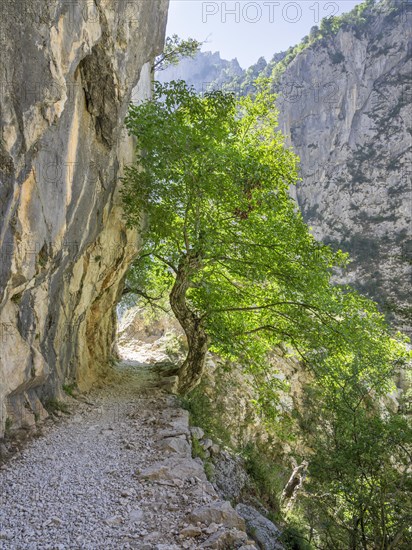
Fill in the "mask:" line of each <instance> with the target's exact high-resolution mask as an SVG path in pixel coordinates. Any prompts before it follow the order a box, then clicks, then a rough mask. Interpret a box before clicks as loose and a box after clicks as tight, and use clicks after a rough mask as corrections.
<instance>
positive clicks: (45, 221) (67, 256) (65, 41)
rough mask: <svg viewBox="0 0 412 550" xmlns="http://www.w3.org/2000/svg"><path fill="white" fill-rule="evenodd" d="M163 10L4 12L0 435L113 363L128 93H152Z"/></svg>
mask: <svg viewBox="0 0 412 550" xmlns="http://www.w3.org/2000/svg"><path fill="white" fill-rule="evenodd" d="M167 6H168V0H158V1H156V2H146V1H145V0H138V1H136V2H117V1H116V0H96V1H95V2H83V1H82V0H75V1H71V2H66V1H64V0H52V1H50V2H44V1H43V0H24V1H22V2H12V1H11V0H6V2H3V3H2V5H1V18H0V21H1V28H0V41H1V46H2V48H1V64H0V82H1V86H2V89H1V95H0V100H1V103H0V117H1V126H0V127H1V142H0V167H1V171H0V177H1V187H0V210H1V218H0V245H1V259H0V261H1V264H0V266H1V269H0V330H1V352H0V436H1V434H2V432H3V429H4V426H5V424H6V419H8V420H7V422H8V423H9V424H12V425H14V426H18V425H24V424H26V425H31V424H32V423H33V422H34V420H35V418H37V417H39V416H40V417H41V416H42V415H43V414H44V410H43V408H42V405H41V403H40V401H39V398H46V397H52V396H55V395H58V393H59V388H61V385H62V383H71V382H73V381H76V382H77V383H78V384H79V386H80V387H81V388H87V387H89V386H90V384H91V383H92V382H93V380H95V379H96V378H97V377H99V376H101V375H102V374H103V373H104V370H105V369H106V368H107V364H108V360H109V358H110V356H111V352H112V345H113V339H114V326H115V313H114V305H115V303H116V301H117V297H118V293H119V287H120V286H121V283H122V278H123V276H124V273H125V271H126V269H127V266H128V264H129V262H130V260H131V258H132V257H133V256H134V254H135V253H136V247H137V234H136V232H133V231H128V230H126V228H125V226H124V224H123V222H122V220H121V210H120V206H119V200H118V186H117V181H118V178H119V175H120V174H121V171H122V166H123V165H124V163H126V162H130V161H131V160H132V154H133V147H132V142H131V140H130V139H129V138H128V137H127V136H125V135H124V132H123V131H122V122H123V119H124V116H125V114H126V110H127V105H128V103H129V101H130V97H131V94H132V90H133V89H134V88H135V86H136V84H137V82H138V80H139V77H140V84H139V86H138V88H137V89H136V93H135V98H138V97H141V96H142V95H144V94H147V93H149V90H150V78H149V77H150V70H149V68H148V65H147V63H148V62H149V61H150V60H151V59H152V58H153V57H154V56H155V55H156V54H158V53H159V52H160V51H161V48H162V44H163V39H164V32H165V25H166V14H167Z"/></svg>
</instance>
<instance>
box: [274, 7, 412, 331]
mask: <svg viewBox="0 0 412 550" xmlns="http://www.w3.org/2000/svg"><path fill="white" fill-rule="evenodd" d="M405 6H406V3H403V4H400V3H393V2H382V3H381V4H378V5H377V6H376V7H375V8H374V10H373V12H372V14H371V15H370V16H369V17H368V18H367V22H366V24H363V25H352V26H346V27H342V28H341V29H340V30H339V31H338V32H337V34H332V35H330V36H327V37H326V38H323V39H322V40H320V41H318V42H315V44H313V45H312V46H310V47H308V48H307V49H305V50H303V51H302V52H301V53H299V54H298V55H297V56H296V57H295V59H294V60H293V61H292V62H291V63H290V64H289V65H288V67H287V68H286V70H285V72H284V73H283V75H282V77H281V80H280V83H279V91H280V96H279V109H280V119H279V120H280V128H281V130H282V131H283V132H284V133H285V134H286V135H287V136H288V139H289V143H291V144H292V145H293V148H294V150H295V152H296V153H297V154H298V155H299V157H300V159H301V177H302V181H301V182H300V183H299V184H298V185H297V187H296V199H297V202H298V204H299V207H300V209H301V211H302V213H303V216H304V218H305V220H306V221H307V223H308V224H309V225H310V226H312V227H313V231H314V233H315V235H316V236H317V237H318V238H320V239H322V240H323V241H325V242H328V243H332V244H333V245H334V246H336V247H340V248H342V249H343V250H345V251H347V252H349V253H350V254H351V256H352V258H353V263H352V264H351V266H350V268H349V271H348V273H346V274H345V277H344V280H345V281H349V282H351V283H353V284H354V285H355V286H356V287H357V288H358V289H359V290H360V291H361V292H364V293H366V294H368V295H369V296H371V297H372V298H374V299H375V300H378V302H380V304H381V306H382V309H383V310H384V311H386V312H388V313H389V314H390V315H393V318H394V320H395V321H396V322H397V324H398V326H399V327H400V328H402V329H403V330H404V331H405V332H409V333H410V335H412V309H411V304H410V298H409V293H410V285H411V277H412V272H411V264H412V233H411V229H412V225H411V224H412V220H411V214H412V188H411V166H412V136H411V122H412V111H411V97H412V96H411V74H412V60H411V52H412V26H411V21H412V13H411V12H410V11H406V10H405ZM408 301H409V303H408Z"/></svg>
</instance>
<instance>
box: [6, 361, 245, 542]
mask: <svg viewBox="0 0 412 550" xmlns="http://www.w3.org/2000/svg"><path fill="white" fill-rule="evenodd" d="M191 454H192V449H191V438H190V430H189V422H188V414H187V412H186V411H185V410H183V409H181V408H180V407H179V405H178V401H177V400H176V398H175V397H174V396H172V395H168V394H166V393H165V392H164V391H162V390H161V389H159V387H158V376H157V375H156V371H155V369H154V368H153V367H147V366H146V367H144V368H143V367H142V366H141V365H138V364H133V363H132V362H130V361H129V362H126V363H123V364H122V365H120V366H119V367H117V370H116V375H115V380H114V382H113V383H111V384H110V385H108V386H106V387H104V388H103V389H101V390H98V391H95V392H94V393H92V394H90V395H88V396H87V401H78V402H75V405H74V407H72V411H71V415H70V416H68V417H67V418H65V419H64V420H62V421H61V422H60V423H58V424H56V425H54V426H52V427H51V428H50V429H49V430H48V431H47V433H46V434H45V435H44V436H42V437H40V438H38V439H34V440H33V441H32V442H30V444H29V445H27V447H26V448H25V450H23V451H22V452H21V454H20V455H19V456H18V458H16V460H13V461H10V462H8V463H7V464H6V465H5V466H3V468H2V469H1V470H0V489H1V494H0V548H1V549H13V550H15V549H16V550H17V549H24V550H26V549H45V550H46V549H49V550H60V549H70V550H72V549H116V550H119V549H127V548H138V549H142V550H143V549H145V550H166V549H170V550H172V549H176V550H178V549H181V548H183V549H185V548H187V549H195V548H230V549H232V548H242V549H243V550H245V549H252V548H256V547H255V546H254V545H253V543H252V542H251V541H248V540H247V538H248V537H247V535H246V533H245V532H244V523H243V520H242V519H241V518H240V517H239V516H238V515H237V514H236V512H235V511H234V510H233V508H232V507H231V506H230V504H229V503H227V502H224V501H222V500H220V499H219V497H218V496H217V494H216V492H215V490H214V488H213V486H212V485H211V484H210V483H209V482H208V481H207V478H206V476H205V473H204V469H203V465H202V463H201V461H200V459H192V457H191Z"/></svg>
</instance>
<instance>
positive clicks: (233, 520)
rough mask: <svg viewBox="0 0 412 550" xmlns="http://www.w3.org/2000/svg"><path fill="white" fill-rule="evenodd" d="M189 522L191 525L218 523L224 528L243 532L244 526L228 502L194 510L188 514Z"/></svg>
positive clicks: (241, 519)
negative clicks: (232, 528) (233, 528)
mask: <svg viewBox="0 0 412 550" xmlns="http://www.w3.org/2000/svg"><path fill="white" fill-rule="evenodd" d="M190 520H191V521H192V522H193V523H197V522H200V523H205V524H206V525H210V524H211V523H218V524H221V525H224V526H225V527H229V528H230V527H235V528H237V529H240V530H242V531H245V529H246V526H245V522H244V520H243V518H242V517H240V515H239V514H238V513H237V512H236V511H235V510H234V509H233V508H232V506H231V505H230V503H229V502H226V501H216V502H211V503H210V504H206V505H205V506H199V507H198V508H195V509H194V510H193V512H192V513H191V514H190Z"/></svg>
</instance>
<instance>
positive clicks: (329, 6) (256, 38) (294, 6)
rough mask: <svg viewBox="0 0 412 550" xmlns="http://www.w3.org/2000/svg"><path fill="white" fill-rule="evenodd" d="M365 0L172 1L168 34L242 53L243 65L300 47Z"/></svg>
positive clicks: (239, 56) (226, 54)
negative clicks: (331, 18)
mask: <svg viewBox="0 0 412 550" xmlns="http://www.w3.org/2000/svg"><path fill="white" fill-rule="evenodd" d="M360 3H361V0H335V1H333V2H331V1H327V0H320V1H315V0H299V1H297V2H289V1H283V0H279V1H274V0H273V1H272V0H255V1H249V0H240V1H226V2H223V1H220V0H215V1H213V0H210V1H207V0H170V10H169V20H168V26H167V34H168V35H171V34H174V33H176V34H178V35H179V36H180V37H182V38H188V37H189V36H190V37H192V38H196V39H198V40H201V41H204V40H206V39H207V41H208V43H207V44H205V45H204V46H203V48H202V49H203V50H204V51H207V50H211V51H220V53H221V57H222V58H224V59H233V58H234V57H237V59H238V61H239V63H240V65H241V66H242V67H243V68H246V67H248V66H249V65H252V64H253V63H255V62H256V61H257V60H258V59H259V57H260V56H262V55H263V56H264V57H265V58H266V60H267V61H268V60H269V59H270V58H271V57H272V55H273V54H274V53H276V52H280V51H283V50H286V49H287V48H288V47H289V46H294V45H295V44H297V43H298V42H300V40H301V39H302V38H303V37H304V36H305V35H306V34H308V33H309V31H310V29H311V27H312V26H313V25H316V24H318V23H319V20H320V19H322V17H326V16H328V15H340V14H342V13H344V12H346V11H350V10H351V9H352V8H353V7H354V6H355V5H356V4H360Z"/></svg>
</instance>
